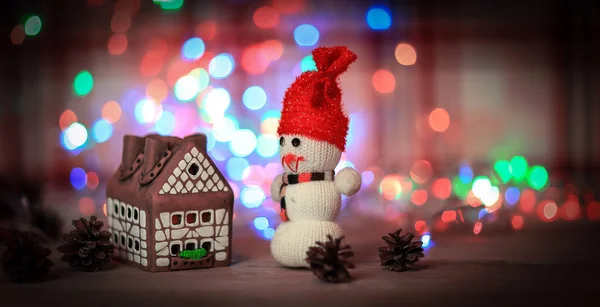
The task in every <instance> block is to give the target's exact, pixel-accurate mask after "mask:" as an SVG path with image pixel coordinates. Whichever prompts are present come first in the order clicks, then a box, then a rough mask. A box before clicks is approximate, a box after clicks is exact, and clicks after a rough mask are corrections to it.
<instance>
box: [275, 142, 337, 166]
mask: <svg viewBox="0 0 600 307" xmlns="http://www.w3.org/2000/svg"><path fill="white" fill-rule="evenodd" d="M279 155H280V156H281V165H282V166H283V169H284V171H285V172H286V173H288V174H298V173H314V172H324V171H331V170H333V169H335V167H336V166H337V164H338V163H339V162H340V158H341V156H342V152H341V151H340V150H339V149H338V148H337V147H335V146H334V145H331V144H329V143H327V142H324V141H317V140H313V139H310V138H307V137H305V136H299V135H293V134H292V135H282V136H280V137H279Z"/></svg>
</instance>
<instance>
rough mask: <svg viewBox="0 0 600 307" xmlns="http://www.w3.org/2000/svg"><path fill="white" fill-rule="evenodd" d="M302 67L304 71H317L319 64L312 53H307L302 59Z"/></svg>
mask: <svg viewBox="0 0 600 307" xmlns="http://www.w3.org/2000/svg"><path fill="white" fill-rule="evenodd" d="M300 69H301V70H302V72H306V71H309V70H312V71H317V64H316V63H315V61H314V60H313V57H312V55H307V56H305V57H304V58H303V59H302V61H300Z"/></svg>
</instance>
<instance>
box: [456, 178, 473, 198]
mask: <svg viewBox="0 0 600 307" xmlns="http://www.w3.org/2000/svg"><path fill="white" fill-rule="evenodd" d="M470 190H471V185H470V184H469V182H467V183H465V182H463V181H462V180H461V179H460V177H458V176H456V177H454V178H452V191H453V192H454V195H456V196H457V197H458V198H460V199H465V198H466V197H467V195H468V194H469V191H470Z"/></svg>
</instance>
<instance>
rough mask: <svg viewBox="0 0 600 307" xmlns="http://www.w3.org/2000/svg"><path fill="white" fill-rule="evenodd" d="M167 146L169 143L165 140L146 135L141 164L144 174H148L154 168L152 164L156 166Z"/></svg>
mask: <svg viewBox="0 0 600 307" xmlns="http://www.w3.org/2000/svg"><path fill="white" fill-rule="evenodd" d="M168 148H169V143H168V142H167V141H165V140H163V139H161V138H158V137H154V136H148V137H146V146H145V147H144V164H142V172H143V174H144V176H146V175H148V174H149V173H150V172H151V171H152V170H153V169H154V166H156V164H157V163H158V161H159V160H160V159H161V158H162V157H163V155H164V154H165V152H166V150H167V149H168Z"/></svg>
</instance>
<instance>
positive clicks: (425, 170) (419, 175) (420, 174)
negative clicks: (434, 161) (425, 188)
mask: <svg viewBox="0 0 600 307" xmlns="http://www.w3.org/2000/svg"><path fill="white" fill-rule="evenodd" d="M432 174H433V170H432V168H431V163H429V161H426V160H419V161H416V162H415V163H414V164H413V165H412V167H411V168H410V177H411V178H412V180H414V181H415V182H416V183H418V184H423V183H425V182H427V181H428V180H429V179H431V175H432Z"/></svg>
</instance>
